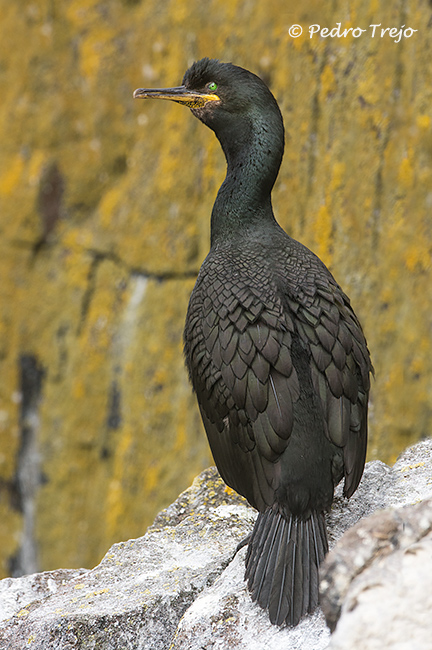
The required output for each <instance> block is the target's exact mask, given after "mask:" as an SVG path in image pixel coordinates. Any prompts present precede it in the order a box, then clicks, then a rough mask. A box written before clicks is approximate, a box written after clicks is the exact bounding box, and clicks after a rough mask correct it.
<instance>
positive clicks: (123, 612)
mask: <svg viewBox="0 0 432 650" xmlns="http://www.w3.org/2000/svg"><path fill="white" fill-rule="evenodd" d="M431 458H432V440H431V439H429V440H427V441H425V442H423V443H419V444H418V445H416V446H415V447H413V448H411V449H408V450H407V451H406V452H405V453H404V454H403V455H402V456H401V458H399V460H398V462H397V463H396V465H395V466H394V467H393V468H390V467H388V466H387V465H384V463H381V462H379V461H372V462H370V463H368V464H367V466H366V470H365V474H364V478H363V480H362V482H361V484H360V487H359V489H358V491H357V492H356V494H355V495H354V496H353V497H352V498H351V499H350V501H347V500H346V499H344V498H343V497H342V494H341V493H342V490H341V489H340V488H338V493H337V496H336V499H335V502H334V505H333V508H332V511H331V513H329V515H328V518H327V525H328V529H329V537H330V542H331V546H332V547H333V548H332V550H331V552H330V553H329V555H328V557H327V559H326V561H325V563H324V566H323V570H322V577H323V579H322V585H321V599H322V604H323V609H324V612H325V616H326V620H327V624H328V625H329V626H330V627H331V629H332V630H335V632H334V634H333V635H332V637H331V638H330V632H329V630H328V628H327V626H326V621H325V618H324V615H323V614H322V613H321V612H320V611H317V612H316V613H315V614H314V615H313V616H308V617H306V618H305V619H304V620H303V621H302V622H301V623H300V624H299V625H298V626H297V627H296V628H286V627H284V628H277V627H275V626H272V625H271V624H270V622H269V619H268V616H267V613H266V612H264V611H263V610H261V609H260V608H259V607H258V606H257V605H256V604H254V603H252V601H251V598H250V596H249V594H248V592H247V589H246V585H245V582H244V579H243V578H244V555H245V548H243V549H242V550H241V551H239V552H238V553H237V554H236V553H235V549H236V546H237V544H238V543H239V542H240V541H241V540H242V539H243V538H244V537H245V536H246V535H247V534H248V533H249V532H250V531H251V529H252V526H253V522H254V519H255V515H256V513H255V511H254V510H253V509H252V508H250V507H249V506H248V505H247V503H246V502H245V501H244V500H243V499H242V498H241V497H238V496H237V495H235V494H234V493H233V492H232V490H229V488H227V487H226V486H225V485H224V483H223V482H222V481H221V479H220V478H219V476H218V474H217V472H216V470H215V469H214V468H212V469H210V470H207V471H205V472H203V473H202V474H201V475H200V476H199V477H197V479H196V480H195V481H194V483H193V485H192V486H191V487H190V488H189V489H188V490H186V491H185V492H184V493H183V494H181V495H180V497H179V498H178V499H177V500H176V501H175V502H174V503H173V504H172V505H171V506H169V508H167V509H166V510H164V511H163V512H161V513H160V514H159V515H158V517H157V518H156V520H155V521H154V523H153V525H152V526H151V527H150V528H149V530H148V531H147V533H146V535H145V536H144V537H141V538H139V539H135V540H129V541H128V542H123V543H121V544H116V545H114V546H113V547H112V548H111V549H110V550H109V551H108V553H107V554H106V555H105V557H104V558H103V560H102V562H101V563H100V564H99V565H98V566H97V567H95V568H94V569H93V570H91V571H85V570H75V571H69V572H68V571H66V570H63V571H54V572H48V573H42V574H35V575H30V576H25V577H22V578H15V579H12V578H6V579H4V580H2V581H0V621H2V622H0V645H1V647H5V648H8V650H21V649H22V648H23V647H27V645H28V646H29V647H31V648H32V649H33V650H45V648H48V647H49V648H52V649H53V650H56V649H57V648H58V649H60V648H69V649H71V650H72V648H76V649H77V650H78V649H79V650H84V649H87V648H89V649H90V648H98V650H110V649H111V648H123V649H124V650H147V649H148V650H158V649H159V648H160V650H165V649H166V648H168V647H169V648H171V650H202V649H203V648H209V649H210V648H221V649H222V648H238V649H244V650H261V648H267V649H268V650H279V648H281V647H283V648H287V649H288V648H289V649H290V650H320V649H324V648H327V647H328V648H329V650H330V648H332V649H334V650H336V649H337V650H351V649H353V650H354V649H355V648H359V647H361V648H362V649H364V650H373V649H374V648H377V647H379V648H381V649H382V650H387V649H388V650H402V649H403V648H406V647H408V646H407V645H406V641H407V640H409V642H410V643H411V642H414V644H413V645H412V646H411V647H415V648H422V649H423V648H424V649H426V648H429V647H430V639H431V634H432V625H431V618H430V604H431V603H430V584H431V577H432V563H431V558H432V553H431V551H432V538H431V531H432V483H431V476H432V462H431ZM382 508H386V509H385V510H383V509H382ZM372 513H374V514H372ZM368 515H369V516H368ZM359 519H361V520H360V521H359ZM356 522H358V523H356ZM344 531H347V532H346V533H345V534H343V533H344ZM341 536H342V538H341ZM340 538H341V539H340ZM329 643H330V645H329Z"/></svg>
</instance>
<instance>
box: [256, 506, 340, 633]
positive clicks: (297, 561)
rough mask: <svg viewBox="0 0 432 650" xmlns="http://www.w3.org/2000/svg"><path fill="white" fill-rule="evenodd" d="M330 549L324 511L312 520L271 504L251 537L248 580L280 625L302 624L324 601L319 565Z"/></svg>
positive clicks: (258, 520)
mask: <svg viewBox="0 0 432 650" xmlns="http://www.w3.org/2000/svg"><path fill="white" fill-rule="evenodd" d="M327 550H328V543H327V531H326V525H325V519H324V513H322V512H320V513H317V512H312V514H311V515H310V516H309V517H307V518H306V519H302V518H300V517H294V516H293V515H288V517H286V516H284V515H283V514H281V513H280V512H277V511H275V510H273V509H272V508H269V509H268V510H266V511H265V512H260V513H259V515H258V518H257V520H256V523H255V527H254V529H253V531H252V535H251V538H250V540H249V546H248V551H247V555H246V574H245V579H246V580H247V583H248V588H249V591H250V592H251V596H252V600H254V601H256V602H257V603H258V604H259V605H260V606H261V607H262V608H263V609H268V612H269V616H270V621H271V622H272V623H273V624H275V625H282V624H283V623H286V624H287V625H297V623H298V622H299V621H300V619H301V618H302V617H303V616H304V615H305V614H306V613H307V612H313V611H314V609H315V608H316V607H317V605H318V586H319V577H318V567H319V565H320V563H321V561H322V559H323V558H324V556H325V554H326V553H327Z"/></svg>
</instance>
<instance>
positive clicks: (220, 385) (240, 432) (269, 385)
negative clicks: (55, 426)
mask: <svg viewBox="0 0 432 650" xmlns="http://www.w3.org/2000/svg"><path fill="white" fill-rule="evenodd" d="M188 318H189V323H190V325H189V327H188V331H189V333H190V340H189V341H188V340H186V356H187V357H189V359H190V362H189V364H188V365H189V368H190V369H191V370H190V372H191V379H192V383H193V386H194V389H195V391H196V393H197V397H198V402H199V405H200V410H201V414H202V418H203V422H204V425H205V428H206V431H207V435H208V438H209V442H210V446H211V448H212V452H213V456H214V458H215V462H216V464H217V466H218V468H219V471H220V472H221V474H222V477H223V478H224V480H225V481H226V482H227V483H228V484H229V485H230V486H231V487H233V488H234V489H235V490H237V491H238V492H240V493H241V494H243V495H245V496H246V498H247V499H248V500H249V501H250V502H251V503H252V504H253V505H255V506H256V507H257V508H258V509H260V510H262V509H263V508H265V507H266V506H269V505H272V503H273V502H274V491H275V489H276V488H277V487H278V478H277V472H276V471H275V461H276V460H277V459H278V458H279V456H280V455H281V454H282V453H283V451H284V450H285V448H286V446H287V442H288V439H289V436H290V434H291V431H292V426H293V403H294V402H295V401H296V400H297V399H298V396H299V383H298V377H297V373H296V370H295V368H294V367H293V363H292V358H291V336H292V330H293V327H292V322H291V321H290V319H287V318H286V316H285V314H284V312H283V308H282V304H281V303H280V302H279V303H278V302H275V303H274V304H273V305H271V306H270V307H269V306H268V305H264V304H263V301H262V299H261V298H260V297H259V296H258V295H257V294H255V293H254V292H253V290H251V288H250V287H242V288H238V287H236V285H235V283H233V284H232V285H231V286H226V285H225V286H224V287H221V288H220V291H219V292H218V293H217V295H216V294H215V295H214V296H213V299H210V298H209V297H207V298H205V299H204V301H203V304H201V305H200V309H199V310H198V309H197V313H196V314H194V313H193V307H192V308H191V313H190V314H189V317H188Z"/></svg>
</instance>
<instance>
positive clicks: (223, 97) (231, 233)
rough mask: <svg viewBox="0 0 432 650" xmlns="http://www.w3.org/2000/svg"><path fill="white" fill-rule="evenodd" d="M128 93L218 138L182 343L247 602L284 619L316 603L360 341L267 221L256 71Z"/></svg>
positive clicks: (356, 444) (354, 441) (353, 467)
mask: <svg viewBox="0 0 432 650" xmlns="http://www.w3.org/2000/svg"><path fill="white" fill-rule="evenodd" d="M134 97H137V98H155V99H171V100H173V101H176V102H179V103H181V104H185V105H186V106H188V107H189V108H190V109H191V111H192V113H193V114H194V115H195V116H196V117H198V118H199V119H200V120H201V121H202V122H204V124H206V125H207V126H208V127H210V128H211V129H212V130H213V131H214V132H215V134H216V137H217V138H218V139H219V141H220V143H221V145H222V149H223V151H224V153H225V156H226V160H227V174H226V178H225V180H224V182H223V184H222V186H221V188H220V189H219V192H218V194H217V197H216V201H215V204H214V206H213V212H212V216H211V248H210V252H209V254H208V256H207V258H206V259H205V261H204V263H203V265H202V267H201V270H200V272H199V275H198V279H197V282H196V285H195V288H194V290H193V292H192V295H191V298H190V302H189V308H188V313H187V318H186V325H185V330H184V344H185V345H184V349H185V357H186V364H187V367H188V370H189V375H190V379H191V382H192V385H193V388H194V390H195V392H196V395H197V398H198V403H199V408H200V411H201V416H202V419H203V423H204V426H205V429H206V432H207V436H208V439H209V443H210V447H211V450H212V453H213V457H214V460H215V462H216V465H217V467H218V469H219V472H220V474H221V476H222V478H223V479H224V481H225V482H226V483H227V484H228V485H229V486H231V487H232V488H233V489H234V490H236V491H237V492H239V493H240V494H242V495H243V496H245V497H246V499H247V500H248V501H249V503H250V504H251V505H252V506H254V507H255V508H256V509H257V510H258V511H259V514H258V518H257V520H256V524H255V527H254V529H253V532H252V534H251V535H250V538H249V539H248V550H247V557H246V574H245V578H246V579H247V582H248V587H249V590H250V592H251V595H252V598H253V600H255V601H257V602H258V603H259V604H260V605H261V607H263V608H265V609H268V611H269V616H270V620H271V622H272V623H275V624H277V625H281V624H283V623H287V624H288V625H296V624H297V623H298V622H299V620H300V619H301V618H302V616H303V615H304V614H306V613H307V612H312V611H313V610H314V609H315V608H316V606H317V604H318V567H319V564H320V562H321V561H322V559H323V557H324V555H325V554H326V552H327V549H328V544H327V533H326V525H325V519H324V512H325V511H326V510H328V509H329V508H330V506H331V503H332V500H333V491H334V487H335V485H336V484H337V483H338V482H339V481H340V480H341V479H342V478H344V479H345V482H344V494H345V495H346V496H347V497H350V496H351V495H352V494H353V492H354V491H355V489H356V488H357V486H358V484H359V481H360V478H361V476H362V473H363V468H364V463H365V455H366V443H367V407H368V393H369V383H370V382H369V377H370V372H371V371H372V366H371V362H370V357H369V352H368V348H367V345H366V341H365V338H364V335H363V332H362V329H361V326H360V324H359V321H358V320H357V318H356V316H355V314H354V311H353V310H352V308H351V306H350V301H349V299H348V298H347V296H346V295H345V294H344V293H343V291H342V289H341V288H340V287H339V285H338V284H337V283H336V281H335V280H334V278H333V276H332V275H331V273H330V272H329V271H328V269H327V268H326V267H325V266H324V264H323V263H322V262H321V261H320V260H319V258H318V257H316V255H314V254H313V253H312V252H311V251H310V250H308V249H307V248H306V247H305V246H303V245H302V244H300V243H299V242H297V241H295V240H294V239H292V238H291V237H289V236H288V235H287V234H286V233H285V232H284V231H283V230H282V228H281V227H280V226H279V225H278V223H277V222H276V220H275V217H274V214H273V209H272V203H271V191H272V188H273V185H274V183H275V180H276V177H277V175H278V172H279V167H280V164H281V161H282V155H283V149H284V127H283V121H282V116H281V112H280V110H279V107H278V105H277V103H276V100H275V98H274V97H273V95H272V94H271V92H270V90H269V89H268V88H267V86H266V85H265V84H264V83H263V81H261V79H259V77H257V76H256V75H254V74H252V73H251V72H248V71H247V70H244V69H243V68H239V67H237V66H235V65H232V64H230V63H220V62H219V61H217V60H212V59H202V60H200V61H198V62H196V63H194V64H193V65H192V66H191V67H190V68H189V70H187V72H186V73H185V75H184V78H183V83H182V85H181V86H179V87H176V88H166V89H143V88H139V89H138V90H136V91H135V93H134Z"/></svg>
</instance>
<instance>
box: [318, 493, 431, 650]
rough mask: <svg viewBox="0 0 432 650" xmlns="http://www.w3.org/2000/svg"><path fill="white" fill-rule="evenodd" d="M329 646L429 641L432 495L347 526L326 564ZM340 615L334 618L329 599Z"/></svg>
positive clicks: (403, 645)
mask: <svg viewBox="0 0 432 650" xmlns="http://www.w3.org/2000/svg"><path fill="white" fill-rule="evenodd" d="M323 573H324V576H325V577H324V579H323V581H322V591H323V599H322V606H323V609H324V611H325V612H326V615H327V620H328V621H329V618H330V623H331V625H332V626H334V625H336V624H337V627H336V630H335V632H334V634H333V636H332V639H331V644H330V646H329V648H331V649H332V650H350V649H353V650H354V649H356V648H360V647H361V648H362V650H375V649H377V650H378V649H379V650H390V649H391V650H411V649H413V648H415V649H416V650H426V649H429V650H430V649H431V648H432V619H431V611H432V589H431V585H432V499H427V500H426V501H423V502H421V503H419V504H417V505H414V506H406V507H403V508H396V509H389V510H385V511H381V512H377V513H375V514H374V515H372V516H371V517H368V518H367V519H366V520H364V521H361V522H359V523H358V524H357V525H356V526H354V528H352V529H351V530H349V531H348V532H347V533H346V534H345V535H344V536H343V538H342V539H341V541H340V543H339V544H337V546H336V547H335V549H333V551H332V552H331V553H330V554H329V556H328V558H327V560H326V563H325V566H324V571H323ZM329 596H330V597H331V596H333V598H334V597H335V596H336V600H337V601H338V605H339V610H340V611H339V612H338V613H339V615H340V620H338V619H336V620H335V613H334V609H333V606H334V601H333V602H332V601H331V598H330V599H329Z"/></svg>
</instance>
